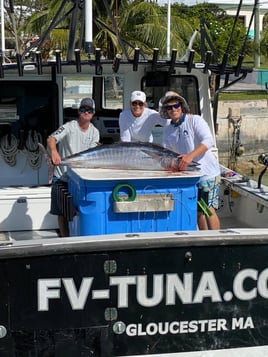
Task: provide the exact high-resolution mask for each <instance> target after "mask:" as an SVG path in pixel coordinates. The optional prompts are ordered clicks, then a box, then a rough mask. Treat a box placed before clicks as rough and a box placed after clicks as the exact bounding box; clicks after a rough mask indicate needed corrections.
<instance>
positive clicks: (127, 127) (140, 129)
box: [119, 108, 170, 142]
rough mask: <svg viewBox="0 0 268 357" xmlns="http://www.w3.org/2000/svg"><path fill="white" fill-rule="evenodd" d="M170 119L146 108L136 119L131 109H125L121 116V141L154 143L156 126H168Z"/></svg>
mask: <svg viewBox="0 0 268 357" xmlns="http://www.w3.org/2000/svg"><path fill="white" fill-rule="evenodd" d="M169 123H170V120H169V119H163V118H161V117H160V115H159V113H158V112H157V111H156V110H153V109H149V108H144V111H143V113H142V115H141V116H140V117H135V116H134V115H133V114H132V112H131V110H130V109H125V110H123V111H122V112H121V113H120V116H119V127H120V139H121V141H128V142H130V141H135V142H137V141H141V142H153V135H152V130H153V128H154V127H155V126H156V125H161V126H167V125H169Z"/></svg>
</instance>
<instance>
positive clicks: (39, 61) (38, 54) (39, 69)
mask: <svg viewBox="0 0 268 357" xmlns="http://www.w3.org/2000/svg"><path fill="white" fill-rule="evenodd" d="M35 57H36V65H37V73H38V74H43V70H42V59H41V52H40V51H36V52H35Z"/></svg>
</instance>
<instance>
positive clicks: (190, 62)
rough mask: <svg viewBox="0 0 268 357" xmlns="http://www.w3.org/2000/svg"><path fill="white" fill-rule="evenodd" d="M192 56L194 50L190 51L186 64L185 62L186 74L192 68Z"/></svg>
mask: <svg viewBox="0 0 268 357" xmlns="http://www.w3.org/2000/svg"><path fill="white" fill-rule="evenodd" d="M194 54H195V51H194V50H191V51H190V53H189V58H188V62H187V72H188V73H190V72H192V67H193V63H194Z"/></svg>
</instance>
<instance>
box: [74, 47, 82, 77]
mask: <svg viewBox="0 0 268 357" xmlns="http://www.w3.org/2000/svg"><path fill="white" fill-rule="evenodd" d="M74 55H75V65H76V72H77V73H80V72H81V51H80V49H79V48H76V49H75V50H74Z"/></svg>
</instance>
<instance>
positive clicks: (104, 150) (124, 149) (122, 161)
mask: <svg viewBox="0 0 268 357" xmlns="http://www.w3.org/2000/svg"><path fill="white" fill-rule="evenodd" d="M178 156H179V154H177V153H175V152H173V151H170V150H168V149H164V148H163V147H162V146H159V145H155V144H151V143H142V142H137V143H134V142H130V143H128V142H119V143H114V144H107V145H105V144H104V145H100V146H97V147H94V148H91V149H88V150H86V151H82V152H80V153H78V154H75V155H72V156H69V157H66V158H64V159H63V160H62V162H61V164H62V165H67V166H70V167H72V168H112V169H118V170H122V169H123V170H150V171H158V170H161V171H164V170H166V171H178V166H179V163H180V160H181V159H180V158H179V157H178ZM198 165H199V164H198V163H196V162H191V163H190V164H189V165H188V167H187V169H186V170H193V169H194V170H197V169H198Z"/></svg>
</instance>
